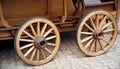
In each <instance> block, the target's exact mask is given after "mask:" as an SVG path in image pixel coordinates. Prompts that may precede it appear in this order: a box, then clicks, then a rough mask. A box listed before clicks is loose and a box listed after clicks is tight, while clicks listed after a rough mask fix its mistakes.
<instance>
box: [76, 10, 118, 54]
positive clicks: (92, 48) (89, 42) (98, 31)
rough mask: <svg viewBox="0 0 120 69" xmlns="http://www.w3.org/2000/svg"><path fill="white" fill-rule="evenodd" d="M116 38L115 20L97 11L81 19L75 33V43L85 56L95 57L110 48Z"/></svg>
mask: <svg viewBox="0 0 120 69" xmlns="http://www.w3.org/2000/svg"><path fill="white" fill-rule="evenodd" d="M85 28H86V29H87V30H85ZM116 36H117V24H116V21H115V18H114V17H113V16H112V15H111V14H109V13H108V12H106V11H101V10H99V11H94V12H91V13H89V14H88V15H86V16H85V17H84V18H83V20H82V21H81V24H80V26H79V27H78V31H77V43H78V45H79V48H80V49H81V50H82V52H83V53H85V54H86V55H88V56H97V55H100V54H103V53H105V52H106V51H108V50H109V49H110V48H111V46H112V44H113V43H114V41H115V39H116Z"/></svg>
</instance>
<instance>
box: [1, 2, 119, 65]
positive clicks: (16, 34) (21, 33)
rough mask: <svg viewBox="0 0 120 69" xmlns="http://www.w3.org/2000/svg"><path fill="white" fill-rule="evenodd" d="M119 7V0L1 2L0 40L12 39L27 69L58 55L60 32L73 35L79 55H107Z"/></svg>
mask: <svg viewBox="0 0 120 69" xmlns="http://www.w3.org/2000/svg"><path fill="white" fill-rule="evenodd" d="M91 1H94V0H91ZM119 3H120V2H119V0H100V2H99V3H96V4H86V2H85V0H34V1H33V0H0V18H1V19H0V40H9V39H14V40H15V42H14V44H15V45H14V46H15V50H16V52H17V53H18V55H19V57H20V58H21V59H22V60H23V61H25V62H26V63H28V64H30V65H40V64H44V63H47V62H48V61H50V60H51V59H52V58H53V57H54V56H55V54H56V53H57V51H58V49H59V45H60V34H59V33H60V32H70V31H76V40H77V44H78V47H79V48H80V49H81V50H82V52H83V53H85V54H86V55H88V56H97V55H100V54H103V53H105V52H106V51H108V50H109V49H110V48H111V46H112V44H113V43H114V41H115V39H116V37H117V31H118V29H117V20H118V18H119V15H120V8H119V7H120V4H119ZM26 20H28V21H26Z"/></svg>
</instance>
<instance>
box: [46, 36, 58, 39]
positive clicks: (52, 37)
mask: <svg viewBox="0 0 120 69" xmlns="http://www.w3.org/2000/svg"><path fill="white" fill-rule="evenodd" d="M54 38H56V36H50V37H47V38H46V40H51V39H54Z"/></svg>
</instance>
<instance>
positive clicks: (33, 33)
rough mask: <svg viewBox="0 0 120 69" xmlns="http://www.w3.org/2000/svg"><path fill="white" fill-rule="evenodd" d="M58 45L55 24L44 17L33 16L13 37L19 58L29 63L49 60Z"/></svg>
mask: <svg viewBox="0 0 120 69" xmlns="http://www.w3.org/2000/svg"><path fill="white" fill-rule="evenodd" d="M59 45H60V36H59V32H58V30H57V28H56V26H55V25H54V24H53V23H52V22H51V21H49V20H47V19H44V18H34V19H31V20H29V21H27V22H26V23H25V24H23V25H22V26H21V27H20V29H19V30H18V32H17V34H16V37H15V49H16V51H17V53H18V55H19V56H20V58H21V59H22V60H23V61H25V62H26V63H28V64H30V65H40V64H44V63H47V62H48V61H50V60H51V59H52V58H53V57H54V56H55V54H56V53H57V50H58V48H59Z"/></svg>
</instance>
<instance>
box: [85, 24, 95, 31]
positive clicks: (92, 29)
mask: <svg viewBox="0 0 120 69" xmlns="http://www.w3.org/2000/svg"><path fill="white" fill-rule="evenodd" d="M84 25H85V26H86V27H87V28H88V29H90V30H91V31H94V30H93V29H92V28H91V27H90V26H89V25H87V23H85V24H84Z"/></svg>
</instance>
